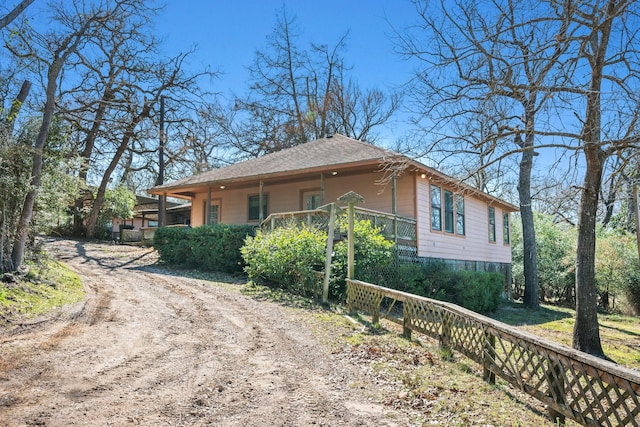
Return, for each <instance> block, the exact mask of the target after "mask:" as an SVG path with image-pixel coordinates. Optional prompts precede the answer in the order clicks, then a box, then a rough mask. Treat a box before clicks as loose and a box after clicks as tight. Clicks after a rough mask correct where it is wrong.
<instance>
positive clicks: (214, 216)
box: [202, 200, 220, 225]
mask: <svg viewBox="0 0 640 427" xmlns="http://www.w3.org/2000/svg"><path fill="white" fill-rule="evenodd" d="M203 208H204V213H203V215H202V217H203V218H204V221H205V222H204V223H205V224H206V225H210V224H218V223H219V222H220V200H215V201H214V200H212V201H211V204H210V205H209V209H207V201H206V200H205V201H204V206H203ZM207 215H208V216H207Z"/></svg>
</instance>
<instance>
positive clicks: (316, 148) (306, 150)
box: [149, 134, 400, 193]
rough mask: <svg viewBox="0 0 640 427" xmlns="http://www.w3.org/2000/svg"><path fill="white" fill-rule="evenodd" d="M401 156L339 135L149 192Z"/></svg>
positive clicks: (159, 187) (188, 178)
mask: <svg viewBox="0 0 640 427" xmlns="http://www.w3.org/2000/svg"><path fill="white" fill-rule="evenodd" d="M398 156H400V154H398V153H395V152H393V151H390V150H385V149H384V148H380V147H376V146H375V145H371V144H368V143H366V142H362V141H357V140H355V139H352V138H349V137H346V136H344V135H339V134H335V135H333V136H328V137H326V138H321V139H317V140H315V141H310V142H307V143H304V144H300V145H296V146H294V147H291V148H287V149H285V150H281V151H277V152H275V153H270V154H266V155H264V156H262V157H258V158H254V159H249V160H246V161H243V162H239V163H235V164H232V165H229V166H225V167H223V168H219V169H214V170H211V171H208V172H204V173H201V174H198V175H193V176H190V177H187V178H183V179H181V180H178V181H174V182H171V183H169V184H164V185H159V186H156V187H153V188H152V189H151V190H149V192H152V193H158V192H161V191H162V190H173V189H177V188H181V187H191V186H199V185H203V184H207V183H212V182H215V183H218V182H222V181H239V180H245V179H257V178H267V177H269V176H273V175H280V174H287V175H292V174H295V173H296V172H309V171H311V170H314V169H326V168H329V167H330V168H337V167H340V165H345V166H346V165H349V166H352V165H354V164H358V163H361V164H377V163H379V162H380V160H382V159H386V158H391V157H398Z"/></svg>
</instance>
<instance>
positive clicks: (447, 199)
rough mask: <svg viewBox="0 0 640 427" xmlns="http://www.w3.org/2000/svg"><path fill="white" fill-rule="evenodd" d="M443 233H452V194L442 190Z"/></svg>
mask: <svg viewBox="0 0 640 427" xmlns="http://www.w3.org/2000/svg"><path fill="white" fill-rule="evenodd" d="M444 231H446V232H447V233H453V193H452V192H451V191H449V190H444Z"/></svg>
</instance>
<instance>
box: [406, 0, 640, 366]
mask: <svg viewBox="0 0 640 427" xmlns="http://www.w3.org/2000/svg"><path fill="white" fill-rule="evenodd" d="M417 4H418V6H419V7H418V11H419V13H420V16H421V18H422V19H421V22H423V23H424V26H423V27H422V28H423V29H427V30H428V32H427V33H428V34H429V35H430V36H431V37H433V40H428V41H427V43H432V44H430V45H429V44H428V45H427V46H418V45H416V43H415V40H416V39H415V37H404V38H402V41H403V43H404V44H403V48H404V49H405V52H406V53H409V54H410V55H412V56H415V57H418V58H420V59H423V60H424V62H425V63H427V64H428V66H427V67H426V68H425V71H424V72H423V73H421V74H419V75H418V76H417V77H416V80H417V82H418V83H419V85H418V86H417V87H418V88H420V89H422V91H419V92H418V91H414V93H417V94H418V95H419V96H420V97H421V99H422V100H428V102H424V103H422V104H418V105H420V106H421V107H422V108H421V110H422V112H423V113H424V115H423V119H424V120H427V122H429V121H430V123H431V125H430V126H429V127H428V128H426V130H427V131H435V132H438V133H437V134H436V135H437V137H436V141H435V143H433V144H431V145H430V146H429V148H434V149H442V145H443V143H447V142H449V141H457V140H459V139H458V138H456V136H453V135H450V134H448V132H447V129H450V128H452V127H451V126H450V123H455V122H457V121H458V120H464V119H465V117H466V116H468V115H473V114H475V110H474V106H477V105H479V104H482V103H483V102H484V101H485V100H486V99H488V98H500V99H506V100H508V101H509V102H510V104H508V105H510V106H511V108H503V109H498V110H497V111H496V117H499V118H500V120H497V121H495V123H494V124H493V128H494V132H493V135H494V136H493V138H487V139H486V141H485V143H490V144H495V146H496V147H497V146H503V145H504V141H505V138H513V140H514V141H515V143H516V144H515V146H513V148H510V149H507V150H505V151H504V152H503V153H502V155H501V156H499V157H497V158H495V159H494V161H496V160H497V159H500V158H502V157H504V156H508V155H512V154H516V153H520V154H521V156H522V158H521V161H520V173H519V185H518V190H519V193H520V208H521V212H522V215H523V228H526V226H525V225H524V222H525V221H527V222H528V220H526V218H527V217H529V215H530V213H531V211H532V209H531V202H532V198H531V193H530V176H531V171H532V168H533V159H534V155H535V153H536V152H539V150H541V149H544V148H547V147H548V148H554V149H559V150H568V151H570V152H578V151H579V152H582V153H583V154H584V159H585V164H586V168H585V174H584V180H583V183H582V185H581V186H580V195H581V199H580V207H579V212H578V214H577V218H578V227H579V237H578V241H579V242H578V248H577V265H576V312H577V319H576V326H575V330H574V347H575V348H577V349H580V350H583V351H586V352H589V353H592V354H596V355H599V356H603V352H602V348H601V345H600V339H599V332H598V321H597V294H596V288H595V278H594V260H595V226H596V217H597V210H598V206H599V201H598V196H599V194H600V190H601V182H602V176H603V170H604V165H605V160H606V159H607V158H608V157H609V156H610V155H612V154H613V153H616V152H620V151H622V150H625V149H629V148H632V149H635V147H636V146H637V143H638V136H639V133H638V129H637V121H638V114H639V113H638V111H639V108H638V107H639V105H640V103H639V97H638V86H639V82H640V67H638V63H639V58H638V53H637V52H638V49H637V45H638V32H637V27H638V26H637V24H638V16H637V12H638V10H637V8H638V5H637V3H636V2H633V1H616V0H609V1H604V0H603V1H596V2H592V1H569V0H567V1H556V0H549V1H546V2H536V3H535V4H531V3H530V2H523V3H518V2H515V1H507V2H498V1H489V2H480V1H468V2H467V1H465V2H456V3H455V5H452V4H450V3H447V4H446V5H445V4H444V2H442V3H441V4H440V10H439V14H438V13H435V14H434V8H433V7H432V6H433V5H430V7H429V9H428V10H427V8H426V4H425V3H422V2H418V3H417ZM445 6H446V7H445ZM427 11H428V12H429V13H428V14H427ZM431 16H434V17H433V18H432V17H431ZM443 17H444V19H443ZM612 36H613V37H614V41H611V38H612ZM446 73H449V74H448V75H446ZM451 75H454V76H455V79H451V78H450V76H451ZM604 89H606V90H604ZM605 99H606V101H605ZM583 108H584V109H585V111H583ZM541 118H542V119H543V120H540V119H541ZM442 129H445V131H444V132H443V131H442ZM498 143H499V144H498ZM534 143H535V146H534ZM463 147H464V145H463ZM455 150H456V151H457V152H463V153H464V150H460V147H459V146H457V147H456V148H455ZM534 150H535V151H534ZM450 151H451V150H450ZM523 233H524V241H525V245H529V246H530V247H531V249H530V250H529V252H528V253H527V254H526V255H525V262H526V260H527V259H529V260H530V261H531V262H534V260H535V234H534V233H533V224H532V223H531V226H530V231H529V232H527V231H526V230H523ZM525 267H526V264H525ZM528 274H529V275H530V276H531V279H532V280H535V276H537V275H536V274H535V271H531V270H529V273H528ZM525 292H526V291H525ZM534 297H535V289H532V292H530V293H529V298H528V301H529V304H530V305H533V304H534V301H533V299H534Z"/></svg>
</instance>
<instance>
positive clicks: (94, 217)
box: [86, 133, 131, 239]
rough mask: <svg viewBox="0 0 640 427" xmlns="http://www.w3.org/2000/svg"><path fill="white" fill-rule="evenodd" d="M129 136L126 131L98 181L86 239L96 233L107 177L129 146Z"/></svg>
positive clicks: (108, 177) (91, 237)
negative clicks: (98, 185) (98, 184)
mask: <svg viewBox="0 0 640 427" xmlns="http://www.w3.org/2000/svg"><path fill="white" fill-rule="evenodd" d="M130 140H131V137H130V136H129V134H128V133H127V134H126V135H125V136H124V137H123V138H122V142H121V143H120V146H119V147H118V149H117V151H116V153H115V154H114V156H113V159H111V162H110V163H109V166H108V167H107V170H106V171H105V172H104V175H103V176H102V180H101V181H100V187H98V192H97V193H96V198H95V200H94V201H93V206H92V207H91V211H90V212H89V216H88V217H87V234H86V236H87V239H93V238H94V237H95V235H96V229H97V226H98V217H99V216H100V210H101V209H102V205H103V204H104V195H105V193H106V191H107V185H108V184H109V179H110V178H111V174H112V173H113V171H114V170H115V169H116V166H118V162H119V161H120V158H121V157H122V155H123V154H124V152H125V150H126V149H127V147H128V146H129V141H130Z"/></svg>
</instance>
